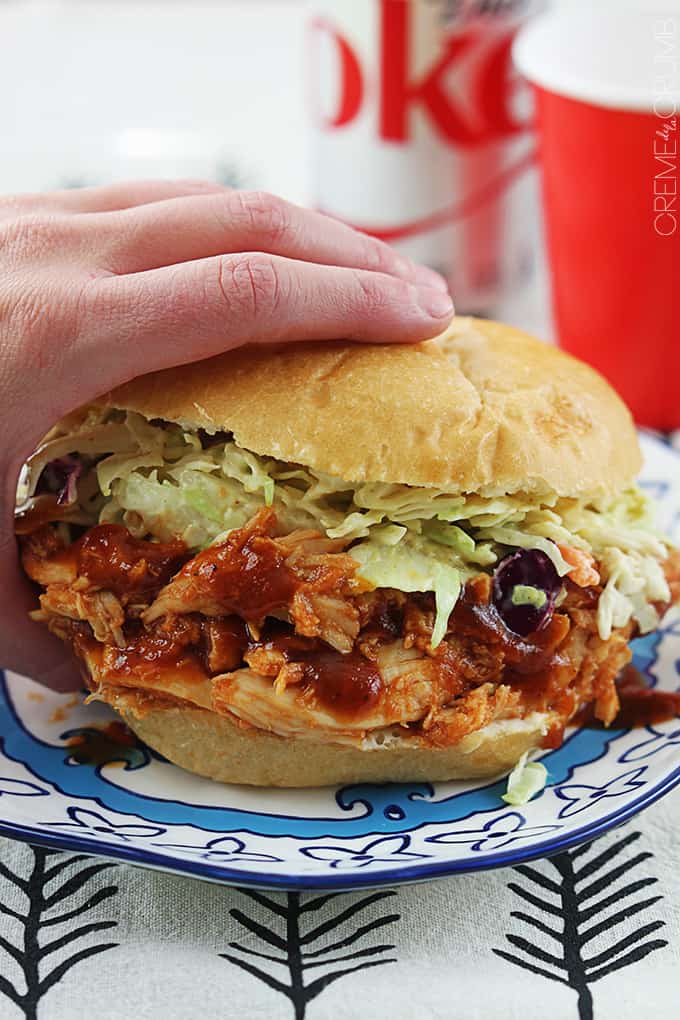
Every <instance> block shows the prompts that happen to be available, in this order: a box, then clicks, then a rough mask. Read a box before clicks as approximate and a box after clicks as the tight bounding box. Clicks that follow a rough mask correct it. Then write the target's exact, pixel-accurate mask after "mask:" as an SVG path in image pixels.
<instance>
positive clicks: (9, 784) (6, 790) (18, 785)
mask: <svg viewBox="0 0 680 1020" xmlns="http://www.w3.org/2000/svg"><path fill="white" fill-rule="evenodd" d="M49 792H50V791H49V790H46V789H45V787H44V786H38V784H37V783H29V782H27V781H26V780H25V779H12V778H10V777H9V776H5V777H0V797H45V796H47V794H48V793H49Z"/></svg>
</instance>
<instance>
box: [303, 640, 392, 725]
mask: <svg viewBox="0 0 680 1020" xmlns="http://www.w3.org/2000/svg"><path fill="white" fill-rule="evenodd" d="M303 676H304V678H305V680H306V682H307V683H309V684H310V685H311V687H312V689H313V691H314V694H315V695H316V698H317V700H318V701H319V703H320V704H321V705H323V706H324V708H326V709H327V710H328V711H329V712H330V713H331V714H332V715H334V716H337V717H338V718H343V717H345V718H355V717H357V716H362V715H365V714H366V713H368V712H369V711H370V710H371V709H372V708H373V707H374V706H375V705H376V704H377V703H378V702H379V701H380V697H381V695H382V691H383V682H382V677H381V675H380V671H379V670H378V668H377V666H375V664H374V663H372V662H369V660H368V659H364V658H363V656H361V655H358V654H356V653H355V652H352V653H350V654H349V655H342V654H341V653H340V652H315V653H314V654H313V655H310V657H309V659H308V660H307V661H306V662H305V663H304V666H303Z"/></svg>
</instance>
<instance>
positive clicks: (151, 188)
mask: <svg viewBox="0 0 680 1020" xmlns="http://www.w3.org/2000/svg"><path fill="white" fill-rule="evenodd" d="M226 190H227V188H226V187H225V186H224V185H222V184H217V183H215V182H214V181H201V180H176V181H165V180H149V181H121V182H118V183H115V184H104V185H100V186H97V187H91V188H64V189H62V190H61V191H49V192H44V193H41V192H38V193H26V194H17V195H7V196H4V197H3V198H2V199H0V218H3V219H4V218H7V217H13V216H18V215H25V214H27V213H60V212H67V213H98V212H112V211H116V210H122V209H130V208H134V207H136V206H141V205H148V204H151V203H154V202H163V201H167V200H168V199H172V198H179V197H182V196H185V195H207V194H212V193H215V192H225V191H226Z"/></svg>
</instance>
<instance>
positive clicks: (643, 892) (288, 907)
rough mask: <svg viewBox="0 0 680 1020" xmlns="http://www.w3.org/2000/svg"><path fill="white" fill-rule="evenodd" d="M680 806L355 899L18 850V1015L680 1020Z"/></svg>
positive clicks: (205, 1019) (13, 1008)
mask: <svg viewBox="0 0 680 1020" xmlns="http://www.w3.org/2000/svg"><path fill="white" fill-rule="evenodd" d="M676 803H677V807H675V804H676ZM0 806H1V805H0ZM679 811H680V797H675V796H673V795H672V796H671V797H670V798H668V799H666V800H665V801H664V802H663V803H660V804H659V805H656V806H654V807H652V808H650V809H649V811H648V812H646V814H645V816H643V819H644V820H643V819H640V821H639V822H638V824H637V826H636V828H635V830H633V829H632V828H630V827H628V828H624V829H619V830H616V831H615V832H613V833H609V834H607V835H605V836H604V837H603V838H602V839H600V840H598V841H597V842H595V843H590V844H587V845H584V846H581V847H577V848H575V849H573V850H570V851H568V852H565V853H562V854H561V855H559V856H557V857H555V858H552V859H550V860H540V861H534V862H531V863H527V864H522V865H519V866H517V867H515V868H513V869H503V870H492V871H485V872H480V873H478V874H475V875H460V876H457V877H455V878H451V879H446V880H441V881H436V882H431V883H421V884H418V885H413V886H401V887H392V888H387V889H385V888H382V889H370V888H369V889H363V890H362V891H357V892H337V891H332V892H331V891H327V892H326V891H322V890H319V891H314V892H302V893H298V892H283V891H261V890H256V889H252V888H245V887H240V888H233V887H228V886H220V885H215V884H211V883H207V882H197V881H195V880H193V879H191V878H188V877H186V878H184V877H180V876H176V875H169V874H164V873H162V872H159V871H149V870H145V869H142V868H132V867H128V866H126V865H124V864H120V865H113V864H112V863H110V862H108V861H106V860H103V859H102V858H97V857H86V856H84V855H82V854H80V853H61V852H55V851H52V850H46V849H43V848H40V847H35V848H33V847H28V846H26V845H22V844H19V843H14V842H11V841H9V840H6V839H3V838H2V837H0V1020H25V1018H35V1020H82V1015H83V1013H84V1012H85V1013H86V1014H87V1015H88V1016H90V1015H92V1016H94V1017H96V1020H119V1018H122V1017H129V1018H133V1017H134V1020H147V1018H149V1020H156V1017H162V1020H186V1018H187V1017H193V1016H200V1018H201V1020H224V1018H225V1017H231V1016H237V1017H239V1018H243V1020H251V1018H252V1020H365V1018H367V1017H369V1018H370V1020H412V1018H414V1017H418V1018H420V1017H423V1018H426V1020H440V1018H441V1020H449V1018H456V1020H539V1018H540V1020H543V1017H548V1018H549V1020H587V1018H589V1017H590V1018H594V1020H646V1018H647V1017H653V1018H654V1020H666V1018H669V1020H670V1018H671V1017H675V1015H676V1012H677V1006H676V1004H677V978H676V975H677V968H678V966H679V965H680V915H679V914H678V911H677V908H676V903H677V901H678V899H679V898H680V888H679V885H680V883H678V879H677V832H678V831H680V825H678V824H677V821H676V819H677V820H680V819H678V812H679ZM648 818H649V819H650V821H649V822H647V819H648Z"/></svg>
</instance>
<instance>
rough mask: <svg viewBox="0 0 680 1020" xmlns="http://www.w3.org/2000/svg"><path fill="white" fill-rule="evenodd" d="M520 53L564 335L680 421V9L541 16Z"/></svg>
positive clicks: (642, 401) (645, 410)
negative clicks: (531, 100)
mask: <svg viewBox="0 0 680 1020" xmlns="http://www.w3.org/2000/svg"><path fill="white" fill-rule="evenodd" d="M514 54H515V61H516V63H517V65H518V67H519V69H520V71H521V72H522V73H523V74H524V75H525V76H526V77H527V78H528V79H529V81H530V82H531V83H532V84H533V86H534V88H535V93H536V99H537V115H538V125H539V139H540V149H541V160H542V179H543V197H544V208H545V220H546V231H547V241H548V254H549V260H550V270H551V278H552V290H553V302H554V312H555V322H556V327H557V334H558V339H559V343H560V345H561V346H563V347H564V348H565V349H566V350H568V351H570V352H571V353H573V354H575V355H576V356H577V357H579V358H582V359H583V360H584V361H588V362H590V363H591V364H592V365H593V366H594V367H595V368H597V369H598V370H599V371H600V372H602V374H603V375H604V376H606V377H607V378H608V379H609V381H610V382H611V383H612V384H613V386H614V387H615V388H616V389H617V390H618V391H619V393H620V394H621V396H622V397H623V398H624V400H625V401H626V402H627V404H628V405H629V407H630V408H631V410H632V411H633V414H634V416H635V418H636V420H637V421H638V422H640V423H642V424H645V425H649V426H652V427H654V428H658V429H671V428H678V427H680V194H679V193H678V192H679V187H678V178H679V176H680V174H679V172H678V166H679V164H680V154H679V150H680V9H678V8H677V7H676V10H675V12H674V13H673V12H666V13H663V12H653V11H650V10H649V5H647V7H646V8H645V9H644V10H643V9H635V8H633V9H631V8H626V7H625V6H623V7H622V6H621V4H620V3H619V4H617V5H616V7H614V6H610V5H608V4H607V5H605V6H604V7H602V6H600V7H598V10H597V11H594V10H592V9H591V8H590V7H585V6H584V7H575V8H569V9H563V10H556V11H552V12H549V13H547V14H544V15H541V16H539V17H538V18H536V19H535V20H534V21H532V22H530V23H529V25H528V26H527V27H526V28H525V29H524V30H523V31H522V32H521V33H520V35H519V37H518V39H517V40H516V43H515V49H514Z"/></svg>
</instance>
